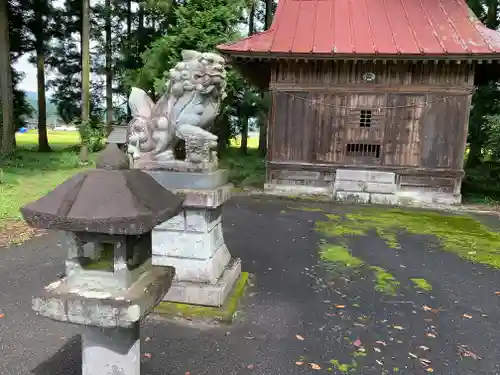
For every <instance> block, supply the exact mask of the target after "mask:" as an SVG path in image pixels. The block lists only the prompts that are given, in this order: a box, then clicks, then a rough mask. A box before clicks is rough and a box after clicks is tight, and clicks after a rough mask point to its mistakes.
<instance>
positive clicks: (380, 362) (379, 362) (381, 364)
mask: <svg viewBox="0 0 500 375" xmlns="http://www.w3.org/2000/svg"><path fill="white" fill-rule="evenodd" d="M375 362H377V363H378V364H379V365H380V366H383V365H384V364H383V363H382V361H379V360H378V359H377V360H375Z"/></svg>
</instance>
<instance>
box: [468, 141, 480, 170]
mask: <svg viewBox="0 0 500 375" xmlns="http://www.w3.org/2000/svg"><path fill="white" fill-rule="evenodd" d="M481 146H482V145H481V144H478V143H471V144H470V147H469V155H467V162H466V164H465V167H466V168H473V167H475V166H477V165H479V164H481V157H482V153H481V149H482V147H481Z"/></svg>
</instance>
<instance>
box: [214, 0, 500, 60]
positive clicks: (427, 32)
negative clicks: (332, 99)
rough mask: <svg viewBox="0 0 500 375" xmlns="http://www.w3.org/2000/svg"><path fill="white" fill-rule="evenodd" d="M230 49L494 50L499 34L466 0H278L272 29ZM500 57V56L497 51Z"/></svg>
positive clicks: (238, 51)
mask: <svg viewBox="0 0 500 375" xmlns="http://www.w3.org/2000/svg"><path fill="white" fill-rule="evenodd" d="M218 49H219V50H220V51H222V52H226V53H229V54H300V55H304V54H317V55H332V54H333V55H336V54H338V55H351V56H352V55H494V54H498V53H500V34H499V33H498V32H496V31H494V30H490V29H488V28H487V27H486V26H484V25H483V24H482V23H481V21H479V20H478V19H477V17H476V16H475V15H474V14H473V13H472V11H471V10H470V9H469V7H468V6H467V4H466V2H465V0H280V1H279V4H278V9H277V10H276V15H275V17H274V20H273V24H272V25H271V27H270V29H269V30H267V31H264V32H262V33H259V34H255V35H253V36H251V37H248V38H245V39H242V40H239V41H237V42H234V43H228V44H224V45H220V46H218ZM495 57H498V58H500V56H495Z"/></svg>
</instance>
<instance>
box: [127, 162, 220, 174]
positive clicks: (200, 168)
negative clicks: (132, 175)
mask: <svg viewBox="0 0 500 375" xmlns="http://www.w3.org/2000/svg"><path fill="white" fill-rule="evenodd" d="M133 168H136V169H142V170H144V171H145V172H146V171H164V172H179V173H209V172H215V171H217V170H218V169H219V164H218V162H215V161H211V162H202V163H197V164H193V163H189V162H187V161H184V160H165V161H159V160H147V159H146V160H144V159H139V160H137V161H135V162H134V165H133Z"/></svg>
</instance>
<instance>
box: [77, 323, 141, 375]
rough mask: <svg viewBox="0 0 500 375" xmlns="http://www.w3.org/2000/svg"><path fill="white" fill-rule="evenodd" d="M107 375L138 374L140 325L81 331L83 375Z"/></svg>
mask: <svg viewBox="0 0 500 375" xmlns="http://www.w3.org/2000/svg"><path fill="white" fill-rule="evenodd" d="M110 374H120V375H140V374H141V349H140V335H139V323H135V324H134V325H133V326H132V327H130V328H101V327H86V328H85V329H84V331H83V333H82V375H110Z"/></svg>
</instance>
